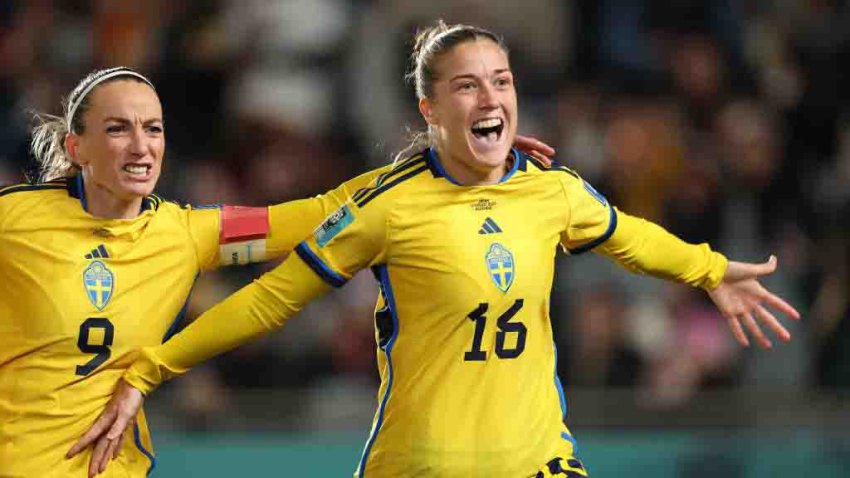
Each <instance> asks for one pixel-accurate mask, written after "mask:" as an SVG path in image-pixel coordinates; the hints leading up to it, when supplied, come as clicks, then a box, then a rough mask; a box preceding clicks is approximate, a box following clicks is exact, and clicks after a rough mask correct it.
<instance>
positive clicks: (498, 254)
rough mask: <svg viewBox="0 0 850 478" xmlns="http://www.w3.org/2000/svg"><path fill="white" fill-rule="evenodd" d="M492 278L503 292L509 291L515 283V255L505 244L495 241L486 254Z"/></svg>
mask: <svg viewBox="0 0 850 478" xmlns="http://www.w3.org/2000/svg"><path fill="white" fill-rule="evenodd" d="M484 260H485V262H486V263H487V270H488V271H489V272H490V278H491V279H493V282H494V283H495V284H496V287H498V288H499V290H501V291H502V292H507V291H508V289H510V288H511V284H513V283H514V255H513V254H511V251H509V250H507V249H506V248H505V246H503V245H501V244H499V243H498V242H494V243H493V244H492V245H490V250H489V251H488V252H487V255H486V256H484Z"/></svg>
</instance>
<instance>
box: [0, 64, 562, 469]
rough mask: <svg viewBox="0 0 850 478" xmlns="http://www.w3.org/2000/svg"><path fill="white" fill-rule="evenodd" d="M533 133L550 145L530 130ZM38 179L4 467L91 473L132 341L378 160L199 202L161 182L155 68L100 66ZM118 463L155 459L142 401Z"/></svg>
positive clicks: (15, 316) (0, 347)
mask: <svg viewBox="0 0 850 478" xmlns="http://www.w3.org/2000/svg"><path fill="white" fill-rule="evenodd" d="M523 141H525V142H524V143H523V144H525V145H526V147H529V148H538V149H540V151H542V152H545V153H547V154H551V153H552V151H551V150H550V149H548V147H546V146H545V145H542V144H540V143H538V142H536V141H535V140H533V139H531V138H524V139H523ZM32 143H33V153H34V155H35V157H36V158H37V160H38V161H39V163H40V165H41V179H42V181H43V182H41V183H37V184H23V185H17V186H11V187H7V188H3V189H0V251H2V253H0V279H2V281H3V284H4V293H3V297H2V298H0V477H7V476H15V477H46V476H62V477H68V476H85V475H86V473H87V471H88V460H87V458H88V457H87V456H80V457H78V458H76V459H74V460H65V459H64V453H65V451H66V450H67V449H68V448H69V447H70V446H71V444H72V443H73V441H74V440H75V439H76V438H77V437H79V435H80V433H81V432H82V431H83V430H84V429H85V427H86V426H88V425H89V424H91V423H92V422H93V421H94V419H95V418H96V416H97V412H99V411H100V410H101V409H102V408H103V406H104V405H105V403H106V401H107V400H108V398H109V395H110V393H111V392H112V391H113V390H114V388H115V385H116V383H117V382H118V380H119V378H120V377H121V375H122V373H123V372H124V370H125V369H126V367H127V366H128V365H129V364H130V363H131V362H132V358H133V356H132V355H131V354H132V353H133V351H135V350H137V349H139V348H141V347H143V346H149V345H155V344H158V343H161V342H162V341H163V340H165V339H167V338H168V337H169V336H170V335H171V334H172V333H173V331H174V329H175V327H176V325H177V323H178V322H179V318H180V316H181V315H182V312H183V307H184V304H185V303H186V300H187V296H188V294H189V291H190V289H191V287H192V284H193V282H194V280H195V278H196V277H197V275H198V273H199V272H200V271H201V270H207V269H212V268H215V267H217V266H219V265H227V264H245V263H248V262H256V261H262V260H265V259H271V258H275V257H280V256H282V255H284V254H286V253H288V252H290V251H291V250H292V248H293V247H294V246H295V245H296V244H297V242H298V241H300V240H301V239H303V238H304V237H306V236H307V235H308V234H309V233H310V231H312V230H313V228H314V227H315V226H316V225H318V224H319V223H320V222H321V220H322V219H323V218H324V217H325V216H327V215H328V214H329V213H330V212H332V211H333V210H335V209H336V208H338V207H339V206H340V205H341V204H342V203H343V202H344V201H345V200H346V199H347V198H348V197H349V192H354V191H356V190H357V189H359V188H360V187H362V186H365V185H367V184H368V183H369V181H370V180H371V179H372V178H373V176H374V175H369V174H366V175H364V176H361V177H358V178H355V179H353V180H351V181H349V182H348V183H346V184H343V185H342V186H340V187H339V188H337V189H336V190H334V191H331V192H330V193H328V194H326V195H324V196H319V197H317V198H313V199H308V200H301V201H294V202H290V203H284V204H281V205H276V206H272V207H270V208H238V207H228V206H225V207H223V208H221V209H192V208H189V207H185V208H184V207H180V206H177V205H176V204H173V203H170V202H164V201H162V200H161V199H160V198H159V197H157V196H155V195H153V194H152V193H153V190H154V187H155V185H156V183H157V180H158V178H159V175H160V171H161V166H162V161H163V156H164V150H165V133H164V125H163V118H162V107H161V105H160V102H159V98H158V96H157V94H156V91H155V90H154V87H153V85H152V84H151V82H150V81H149V80H148V79H147V78H145V77H144V76H142V75H141V74H139V73H137V72H135V71H133V70H130V69H127V68H113V69H107V70H101V71H97V72H94V73H92V74H91V75H89V76H87V77H86V78H85V79H83V80H82V81H81V82H80V83H79V85H78V86H77V87H76V88H75V89H74V90H73V92H72V93H71V95H70V96H69V98H68V100H67V102H66V104H65V111H64V115H63V117H61V118H60V117H51V116H47V115H44V116H42V124H41V125H40V126H39V127H38V128H36V130H35V131H34V134H33V142H32ZM133 435H134V436H133V439H132V440H127V441H126V442H125V443H123V445H122V444H121V443H116V446H115V447H114V449H113V451H114V455H115V456H116V457H117V460H116V462H115V463H114V464H113V465H112V467H110V470H109V471H110V474H114V475H115V476H137V477H140V476H144V475H145V474H146V472H147V471H148V470H149V469H152V468H153V466H154V456H153V453H152V448H151V441H150V436H149V433H148V430H147V426H146V422H145V419H144V416H143V414H141V412H140V414H139V417H138V420H137V421H136V427H135V428H134V431H133Z"/></svg>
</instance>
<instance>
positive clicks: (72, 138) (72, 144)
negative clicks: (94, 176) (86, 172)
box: [65, 133, 83, 165]
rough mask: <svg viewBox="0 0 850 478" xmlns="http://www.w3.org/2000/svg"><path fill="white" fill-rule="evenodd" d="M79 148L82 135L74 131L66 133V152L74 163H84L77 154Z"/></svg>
mask: <svg viewBox="0 0 850 478" xmlns="http://www.w3.org/2000/svg"><path fill="white" fill-rule="evenodd" d="M79 148H80V137H79V136H77V135H76V134H74V133H67V134H65V153H66V154H67V155H68V159H70V160H71V162H72V163H74V164H77V165H82V164H83V162H82V161H80V157H79V155H78V154H77V152H78V150H79Z"/></svg>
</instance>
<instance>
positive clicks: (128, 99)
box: [89, 80, 162, 117]
mask: <svg viewBox="0 0 850 478" xmlns="http://www.w3.org/2000/svg"><path fill="white" fill-rule="evenodd" d="M89 105H90V106H89V112H90V113H93V114H99V113H100V114H103V115H136V114H137V115H141V116H145V117H151V116H157V117H160V116H162V105H161V104H160V102H159V96H157V94H156V92H155V91H154V90H153V88H151V87H150V86H149V85H148V84H146V83H142V82H139V81H134V80H116V81H110V82H108V83H104V84H102V85H98V86H97V87H96V88H95V89H94V91H92V92H91V93H89Z"/></svg>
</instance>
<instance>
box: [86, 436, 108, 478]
mask: <svg viewBox="0 0 850 478" xmlns="http://www.w3.org/2000/svg"><path fill="white" fill-rule="evenodd" d="M110 445H111V440H109V439H108V438H106V437H105V436H102V437H100V439H98V440H97V443H96V444H95V445H94V451H92V455H91V460H90V461H89V478H93V477H94V476H97V474H98V473H101V472H103V471H104V470H106V464H105V463H103V461H104V458H108V457H109V455H108V454H107V452H108V450H109V448H110Z"/></svg>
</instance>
